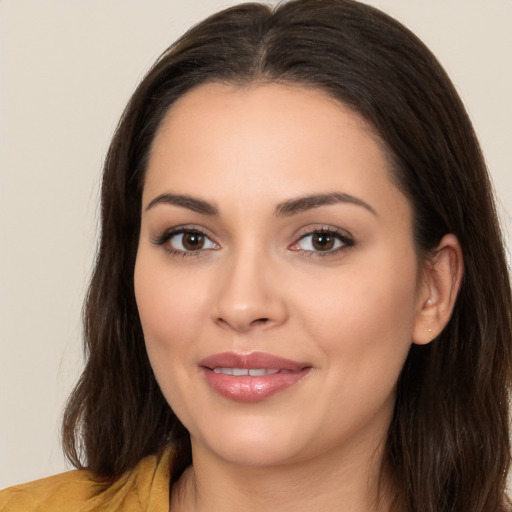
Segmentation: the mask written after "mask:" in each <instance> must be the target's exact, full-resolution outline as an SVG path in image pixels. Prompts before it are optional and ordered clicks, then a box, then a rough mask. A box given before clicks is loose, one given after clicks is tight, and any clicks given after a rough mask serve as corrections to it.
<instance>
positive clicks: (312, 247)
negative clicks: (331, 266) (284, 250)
mask: <svg viewBox="0 0 512 512" xmlns="http://www.w3.org/2000/svg"><path fill="white" fill-rule="evenodd" d="M352 245H354V241H353V240H352V239H351V238H349V237H348V236H347V235H345V234H342V233H338V232H337V231H334V230H329V229H320V230H317V231H311V232H310V233H308V234H306V235H303V236H301V237H300V238H299V240H298V241H297V242H295V243H294V244H293V245H292V246H291V247H290V249H292V250H295V251H302V252H304V253H310V254H311V255H313V254H315V253H316V254H320V253H323V254H324V255H328V254H334V253H336V252H338V250H342V249H344V248H345V247H349V246H352Z"/></svg>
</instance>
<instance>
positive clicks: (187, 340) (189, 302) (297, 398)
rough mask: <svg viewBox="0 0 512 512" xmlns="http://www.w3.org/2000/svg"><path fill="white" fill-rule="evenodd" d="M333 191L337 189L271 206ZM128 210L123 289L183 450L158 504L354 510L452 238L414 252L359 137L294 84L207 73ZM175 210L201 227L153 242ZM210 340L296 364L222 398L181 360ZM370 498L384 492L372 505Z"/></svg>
mask: <svg viewBox="0 0 512 512" xmlns="http://www.w3.org/2000/svg"><path fill="white" fill-rule="evenodd" d="M334 192H336V193H340V194H348V195H350V196H351V198H355V201H351V202H334V203H333V204H323V205H320V206H315V207H311V205H309V206H310V207H304V208H303V209H301V210H300V211H294V212H288V214H286V215H283V214H282V211H281V215H279V214H278V213H279V212H277V213H276V208H279V205H282V204H283V203H284V202H286V201H290V200H294V199H297V198H300V197H303V196H307V195H311V194H330V193H334ZM162 194H174V195H186V196H193V197H194V198H197V199H200V200H202V201H206V202H208V203H210V204H211V205H212V207H213V208H215V209H216V210H217V214H216V215H211V214H210V213H212V212H210V213H204V212H203V213H200V212H197V211H193V210H191V209H190V208H189V207H188V206H189V205H188V206H187V205H186V204H180V205H178V204H169V203H168V202H164V201H160V202H159V201H158V200H157V201H156V202H155V199H156V198H158V197H159V196H161V195H162ZM343 197H345V196H343ZM362 202H364V204H362ZM148 207H149V208H148ZM142 208H143V213H142V218H141V234H140V241H139V248H138V254H137V260H136V266H135V294H136V299H137V304H138V308H139V312H140V318H141V322H142V326H143V330H144V335H145V340H146V346H147V351H148V355H149V358H150V361H151V364H152V367H153V369H154V372H155V376H156V378H157V380H158V383H159V385H160V387H161V389H162V391H163V394H164V396H165V397H166V399H167V401H168V403H169V404H170V406H171V407H172V408H173V410H174V411H175V413H176V414H177V416H178V417H179V418H180V420H181V421H182V422H183V424H184V425H185V426H186V427H187V429H188V430H189V432H190V435H191V440H192V450H193V459H194V464H193V467H191V468H189V469H188V470H187V471H186V472H185V473H184V475H183V476H182V478H181V479H180V480H179V481H178V483H177V484H175V485H174V487H173V492H172V496H171V509H172V510H173V511H175V510H223V511H230V510H262V508H263V509H270V507H272V509H274V510H281V511H287V510H302V511H307V510H310V509H311V510H313V509H314V510H315V511H317V510H324V511H329V510H339V504H340V503H344V504H345V507H346V508H344V510H347V511H348V510H350V511H359V510H361V511H362V510H369V509H370V508H371V507H372V506H374V505H375V503H374V501H375V496H376V492H377V479H378V476H379V471H380V462H381V457H382V455H381V453H382V447H383V441H384V439H385V434H386V430H387V428H388V425H389V422H390V417H391V414H392V410H393V405H394V401H395V385H396V381H397V378H398V376H399V372H400V370H401V368H402V365H403V363H404V360H405V358H406V356H407V353H408V350H409V348H410V345H411V343H412V342H416V343H428V342H430V340H431V339H432V338H433V337H434V336H435V335H436V334H437V333H438V332H439V331H440V330H441V329H442V327H443V326H444V324H445V323H446V322H447V321H448V318H449V315H450V314H451V309H452V307H453V301H454V297H455V296H456V291H457V289H458V283H460V276H461V273H462V271H461V263H460V262H461V256H460V249H459V247H458V244H457V241H456V239H455V238H454V237H452V236H451V235H448V236H447V237H445V239H443V241H442V243H441V245H440V247H439V251H438V256H437V258H436V260H435V261H434V262H431V264H429V265H420V263H419V259H418V257H417V254H416V251H415V247H414V244H413V236H412V211H411V206H410V204H409V201H408V200H407V199H406V197H405V196H404V195H403V194H402V193H401V192H400V191H399V190H398V189H397V187H396V186H395V185H394V184H393V182H392V180H391V179H390V169H389V163H388V159H387V157H386V154H385V152H384V149H383V146H382V144H380V143H379V141H378V138H377V137H376V135H375V134H374V133H373V132H372V130H371V129H370V128H369V127H368V126H367V125H366V124H365V123H364V121H363V120H362V119H361V118H360V117H359V116H358V115H357V114H354V113H353V112H351V111H349V110H348V109H347V108H345V107H344V106H343V105H342V104H340V103H339V102H336V101H335V100H333V99H331V98H329V97H327V96H326V95H324V94H323V93H322V92H320V91H315V90H306V89H304V88H301V87H298V86H285V85H277V84H265V85H262V84H259V85H253V86H251V87H245V88H239V87H235V86H229V85H225V84H224V85H222V84H208V85H203V86H201V87H199V88H197V89H195V90H193V91H191V92H189V93H188V94H186V95H185V96H183V97H182V98H181V99H180V100H178V102H177V103H176V104H175V105H174V106H173V107H172V108H171V110H170V112H169V114H168V115H167V117H166V119H165V120H164V122H163V124H162V126H161V127H160V129H159V132H158V134H157V136H156V138H155V140H154V143H153V146H152V151H151V155H150V159H149V165H148V170H147V175H146V178H145V186H144V191H143V197H142ZM180 226H185V227H186V229H188V230H190V229H193V230H199V231H201V232H202V233H204V235H205V238H204V239H203V243H204V245H203V246H202V248H200V249H199V250H187V247H188V248H189V247H190V245H188V246H184V245H182V243H183V241H184V239H183V234H176V235H173V236H172V237H170V238H169V237H167V239H166V240H165V241H164V238H163V237H162V233H165V232H166V231H168V230H169V229H172V228H176V227H180ZM320 229H327V230H329V231H330V232H332V233H331V236H332V237H333V238H332V241H333V243H334V245H333V246H332V249H329V245H327V250H321V249H320V250H319V249H318V245H317V246H315V245H313V244H312V242H313V241H314V240H317V241H318V237H316V238H315V237H314V236H313V235H312V233H315V230H316V232H318V230H320ZM339 234H340V235H341V237H342V238H338V235H339ZM189 240H190V238H185V242H187V241H189ZM193 247H197V246H193ZM429 330H430V331H429ZM226 351H230V352H237V353H243V354H248V353H251V352H254V351H260V352H266V353H270V354H273V355H276V356H279V357H283V358H287V359H292V360H295V361H307V362H308V363H309V364H310V365H311V370H310V371H309V372H308V373H307V375H306V376H305V377H304V378H303V379H302V380H300V381H299V382H298V383H297V384H294V385H293V386H291V387H290V388H287V389H286V390H284V391H281V392H279V393H277V394H274V395H272V396H270V397H268V398H266V399H264V400H261V401H257V402H254V403H243V402H237V401H233V400H230V399H228V398H226V397H224V396H221V395H219V394H218V393H216V392H215V391H213V390H212V389H211V388H210V386H209V385H208V384H207V382H206V379H205V377H204V373H203V372H202V370H201V369H200V368H199V366H198V362H199V361H201V360H202V359H203V358H205V357H207V356H210V355H212V354H216V353H220V352H226ZM387 507H388V504H387V501H386V499H385V498H384V499H380V500H379V502H378V506H377V505H376V506H375V507H374V508H375V509H377V510H387ZM372 510H373V509H372Z"/></svg>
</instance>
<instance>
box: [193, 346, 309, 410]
mask: <svg viewBox="0 0 512 512" xmlns="http://www.w3.org/2000/svg"><path fill="white" fill-rule="evenodd" d="M199 367H200V368H201V370H202V371H203V373H204V375H205V377H206V382H207V383H208V385H209V386H210V388H211V389H212V390H213V391H215V392H216V393H218V394H220V395H221V396H223V397H225V398H228V399H230V400H235V401H240V402H257V401H260V400H264V399H265V398H268V397H270V396H272V395H274V394H276V393H279V392H281V391H284V390H285V389H288V388H290V387H291V386H293V385H294V384H297V383H298V382H299V381H301V380H302V379H303V378H304V377H305V376H306V375H307V374H308V373H309V372H310V370H311V369H312V365H311V364H309V363H302V362H297V361H292V360H289V359H283V358H280V357H276V356H273V355H271V354H265V353H262V352H253V353H251V354H236V353H233V352H224V353H222V354H215V355H213V356H209V357H207V358H206V359H203V360H202V361H201V362H200V363H199Z"/></svg>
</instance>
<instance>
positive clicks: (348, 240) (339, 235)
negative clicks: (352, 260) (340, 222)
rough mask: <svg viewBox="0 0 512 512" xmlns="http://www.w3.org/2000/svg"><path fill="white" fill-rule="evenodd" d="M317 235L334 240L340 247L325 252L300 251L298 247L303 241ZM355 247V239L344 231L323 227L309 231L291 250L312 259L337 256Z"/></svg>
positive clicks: (302, 235)
mask: <svg viewBox="0 0 512 512" xmlns="http://www.w3.org/2000/svg"><path fill="white" fill-rule="evenodd" d="M315 235H326V236H328V237H332V238H334V243H336V242H339V243H340V245H339V246H338V247H335V248H334V249H327V250H325V251H321V250H317V251H315V250H306V249H300V248H299V247H298V245H299V243H300V242H301V241H303V240H305V239H306V238H308V237H313V236H315ZM354 245H355V242H354V239H353V238H352V237H351V236H350V235H349V234H348V233H346V232H345V231H342V230H340V229H338V228H334V227H331V226H323V227H321V228H319V229H313V230H308V231H306V232H304V233H303V234H301V235H300V236H299V238H298V240H297V241H296V242H294V243H293V244H292V245H290V246H289V249H291V250H293V251H297V252H300V253H302V254H304V255H306V256H308V257H310V258H317V257H319V258H325V257H328V256H333V255H335V254H338V253H339V252H341V251H344V250H346V249H348V248H350V247H353V246H354Z"/></svg>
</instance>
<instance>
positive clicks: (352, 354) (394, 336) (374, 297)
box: [296, 254, 417, 374]
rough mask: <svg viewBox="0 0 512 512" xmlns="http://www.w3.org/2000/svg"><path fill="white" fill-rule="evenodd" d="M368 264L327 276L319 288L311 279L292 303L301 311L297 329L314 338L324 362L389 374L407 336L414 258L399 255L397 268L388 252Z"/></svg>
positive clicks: (413, 296) (412, 301)
mask: <svg viewBox="0 0 512 512" xmlns="http://www.w3.org/2000/svg"><path fill="white" fill-rule="evenodd" d="M369 263H371V264H368V265H367V264H365V265H361V266H360V267H355V266H354V267H351V268H350V270H349V271H347V272H340V273H338V274H333V275H331V276H330V279H329V280H328V281H327V280H326V282H325V283H323V286H321V285H320V286H314V285H313V283H312V284H311V286H310V287H309V293H308V294H307V296H305V295H304V294H302V295H301V303H300V304H298V305H297V306H296V307H297V309H298V310H301V311H303V312H304V316H303V320H302V321H303V326H302V327H303V328H304V329H305V330H307V331H308V333H309V335H310V336H311V337H314V338H315V339H316V340H317V341H318V344H319V346H320V348H321V349H322V351H323V353H324V356H325V360H326V363H325V364H327V365H329V366H332V365H335V364H338V365H342V366H346V365H348V364H350V366H351V368H352V369H357V368H362V367H363V366H366V368H367V370H368V368H370V367H371V368H373V369H374V370H377V369H379V368H380V371H386V372H387V371H392V372H393V374H395V373H397V372H399V371H400V368H401V365H402V364H403V361H404V359H405V356H406V354H407V351H408V349H409V347H410V344H411V339H412V332H413V327H414V320H415V302H416V277H417V267H416V263H415V258H414V254H412V255H411V257H410V258H405V257H404V259H403V260H401V264H400V265H399V266H398V265H397V264H396V257H394V256H393V255H392V254H391V255H390V256H389V257H386V255H385V254H381V255H380V258H376V259H375V260H374V261H371V262H369ZM319 283H321V281H319ZM297 296H299V295H297ZM351 372H352V370H351Z"/></svg>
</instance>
